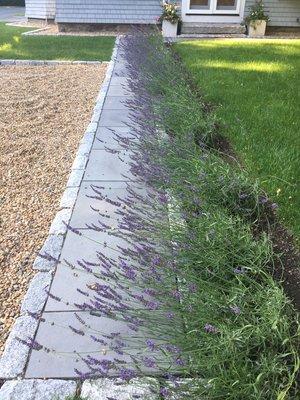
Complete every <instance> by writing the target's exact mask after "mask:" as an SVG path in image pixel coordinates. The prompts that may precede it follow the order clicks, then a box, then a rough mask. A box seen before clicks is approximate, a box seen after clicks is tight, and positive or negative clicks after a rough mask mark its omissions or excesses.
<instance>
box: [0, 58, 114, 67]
mask: <svg viewBox="0 0 300 400" xmlns="http://www.w3.org/2000/svg"><path fill="white" fill-rule="evenodd" d="M102 64H109V61H80V60H79V61H64V60H11V59H7V60H1V59H0V65H3V66H4V65H16V66H30V67H33V66H46V67H47V66H53V65H102Z"/></svg>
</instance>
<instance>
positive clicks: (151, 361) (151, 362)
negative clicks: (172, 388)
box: [143, 357, 156, 368]
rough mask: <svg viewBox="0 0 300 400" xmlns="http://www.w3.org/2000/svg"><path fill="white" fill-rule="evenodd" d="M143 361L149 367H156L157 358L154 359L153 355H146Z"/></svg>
mask: <svg viewBox="0 0 300 400" xmlns="http://www.w3.org/2000/svg"><path fill="white" fill-rule="evenodd" d="M143 362H144V365H145V366H146V367H147V368H155V367H156V362H155V360H154V359H153V358H151V357H144V358H143Z"/></svg>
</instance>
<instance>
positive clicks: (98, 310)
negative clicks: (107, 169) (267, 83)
mask: <svg viewBox="0 0 300 400" xmlns="http://www.w3.org/2000/svg"><path fill="white" fill-rule="evenodd" d="M121 46H122V48H121V51H122V54H123V57H125V59H126V62H127V69H128V73H129V86H130V89H131V91H132V92H133V93H134V96H133V97H132V98H130V100H128V101H127V102H126V104H127V107H128V108H129V109H130V110H131V124H130V132H131V134H130V136H129V137H123V136H120V135H119V134H117V133H116V132H112V134H114V138H115V140H116V143H117V144H118V145H119V146H121V147H122V148H123V149H124V151H126V154H127V156H126V157H129V161H128V163H129V165H130V174H128V175H125V176H124V177H126V180H127V184H126V188H125V190H124V195H122V196H117V197H110V196H108V195H107V193H106V191H105V187H102V186H95V185H94V186H92V188H91V189H92V190H93V195H92V196H91V197H92V198H93V201H95V202H99V207H96V206H95V207H93V210H94V212H95V221H94V222H93V223H88V224H87V230H86V231H82V230H77V229H74V228H72V227H69V229H70V232H71V233H72V234H73V235H79V236H83V237H84V238H85V240H90V241H92V242H93V243H95V245H96V246H97V252H96V254H95V257H94V259H93V260H87V259H81V260H77V261H76V262H73V263H72V262H70V261H69V260H57V262H58V263H59V265H60V266H64V267H65V268H69V269H70V271H72V273H73V274H74V276H76V275H78V276H80V275H82V274H85V275H86V276H88V277H89V281H90V282H91V283H89V284H88V285H87V286H86V287H80V286H79V287H78V288H77V292H78V302H77V303H76V304H74V306H76V307H77V308H78V309H79V310H82V311H85V312H87V313H85V314H82V313H80V312H77V313H76V325H75V324H74V326H73V325H72V326H65V327H64V328H65V329H66V330H71V331H72V333H73V334H76V335H79V336H82V337H85V338H88V339H89V340H90V341H92V342H93V343H96V344H97V345H99V350H98V351H96V352H95V353H93V354H92V353H88V354H85V353H82V352H79V351H78V353H77V356H78V360H81V362H82V363H83V365H84V369H83V370H76V372H77V374H78V377H79V378H81V379H85V378H91V377H107V376H118V377H120V378H121V379H122V380H130V379H132V378H134V377H135V376H137V375H143V374H147V375H149V374H150V375H152V374H153V375H158V376H160V378H161V389H160V395H161V398H162V399H163V398H165V399H169V398H170V395H172V394H178V395H181V397H182V398H184V399H195V400H196V399H199V398H201V397H202V396H204V397H205V398H207V399H215V398H222V399H225V398H226V399H235V400H240V399H261V400H262V399H264V400H267V399H270V400H273V399H276V398H277V399H294V398H295V395H296V393H297V384H296V376H297V374H298V370H299V356H298V350H299V325H298V319H297V317H295V314H294V311H293V309H292V307H291V305H290V303H289V301H288V299H287V298H286V296H285V295H284V293H283V291H282V289H281V287H280V286H279V285H277V284H276V283H275V282H274V281H273V279H272V277H271V276H270V275H269V273H268V268H269V265H270V263H272V248H271V244H270V241H269V239H268V237H267V236H262V237H260V238H258V239H256V240H254V238H253V236H252V232H251V226H250V225H249V224H248V223H247V222H246V220H245V216H248V215H252V214H255V215H256V214H257V213H259V209H260V207H263V204H264V202H263V201H261V199H260V195H261V194H260V192H259V189H258V188H257V187H256V186H255V185H251V182H250V181H249V180H248V179H247V177H245V176H244V175H243V174H242V172H240V171H236V170H234V169H233V168H229V167H228V166H226V165H225V163H224V162H222V160H221V159H220V158H218V156H217V155H216V154H215V153H213V152H212V151H211V150H210V149H209V147H208V146H207V143H208V142H209V141H210V140H211V135H213V134H214V116H213V115H207V113H206V112H205V107H204V104H199V102H198V100H197V99H196V98H195V95H194V94H193V91H192V90H191V88H190V86H189V85H188V84H187V82H186V79H185V76H184V74H183V73H182V72H183V70H182V69H181V66H180V65H178V63H177V62H176V61H175V60H174V58H173V57H172V55H171V53H170V50H168V49H167V48H166V47H164V45H163V43H162V40H161V38H160V37H159V36H158V35H156V34H146V33H144V32H143V31H137V32H135V34H133V35H129V36H127V37H125V38H124V39H123V40H122V43H121ZM199 143H200V146H199ZM106 150H107V151H108V152H111V153H113V154H115V155H116V157H119V158H120V159H121V160H123V158H122V157H123V156H122V154H123V153H121V152H118V151H116V150H115V149H112V148H109V146H107V148H106ZM103 204H104V205H105V204H106V205H107V206H109V207H111V208H113V210H114V213H113V216H110V217H108V216H107V215H105V214H103V212H101V209H103ZM101 205H102V207H101ZM107 249H110V250H111V251H110V254H108V252H107ZM112 254H113V255H112ZM44 256H45V257H47V255H44ZM49 296H50V298H52V299H53V300H55V301H57V302H65V304H66V305H69V304H67V303H66V300H65V299H64V297H63V294H61V293H54V292H53V291H52V290H51V291H49ZM87 316H88V317H87ZM32 317H33V318H37V319H39V320H40V321H41V323H44V324H49V325H51V322H49V321H47V320H46V319H45V318H44V317H41V316H40V315H32ZM97 318H102V319H103V321H108V320H110V321H111V320H114V321H115V324H114V326H115V330H114V331H105V323H104V324H103V329H101V330H100V329H99V328H97V326H99V325H97V324H96V323H94V322H93V321H95V320H97ZM170 327H171V328H170ZM23 340H24V339H23ZM26 342H27V343H28V345H29V346H30V347H32V348H33V349H35V350H37V351H47V352H55V349H51V348H48V347H47V346H46V345H45V344H43V343H37V342H36V341H33V340H29V342H28V341H27V340H26ZM182 378H188V379H185V380H183V379H182ZM190 379H192V380H190Z"/></svg>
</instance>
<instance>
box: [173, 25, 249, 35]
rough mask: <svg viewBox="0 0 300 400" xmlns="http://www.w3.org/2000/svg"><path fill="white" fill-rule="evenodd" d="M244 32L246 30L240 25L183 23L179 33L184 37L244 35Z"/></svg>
mask: <svg viewBox="0 0 300 400" xmlns="http://www.w3.org/2000/svg"><path fill="white" fill-rule="evenodd" d="M245 32H246V28H245V27H244V26H242V25H240V24H220V23H200V22H199V23H198V22H184V23H183V24H182V27H181V33H182V34H184V35H193V34H202V35H203V34H205V35H216V34H219V35H227V34H244V33H245Z"/></svg>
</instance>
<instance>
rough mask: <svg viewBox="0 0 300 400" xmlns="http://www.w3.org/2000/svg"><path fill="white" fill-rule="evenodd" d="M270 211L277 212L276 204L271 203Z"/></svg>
mask: <svg viewBox="0 0 300 400" xmlns="http://www.w3.org/2000/svg"><path fill="white" fill-rule="evenodd" d="M271 209H272V210H273V211H275V210H277V209H278V204H277V203H272V204H271Z"/></svg>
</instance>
